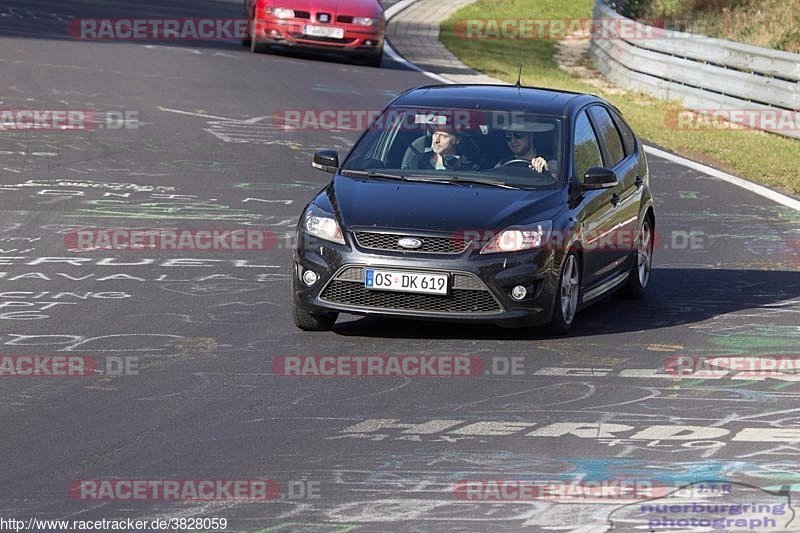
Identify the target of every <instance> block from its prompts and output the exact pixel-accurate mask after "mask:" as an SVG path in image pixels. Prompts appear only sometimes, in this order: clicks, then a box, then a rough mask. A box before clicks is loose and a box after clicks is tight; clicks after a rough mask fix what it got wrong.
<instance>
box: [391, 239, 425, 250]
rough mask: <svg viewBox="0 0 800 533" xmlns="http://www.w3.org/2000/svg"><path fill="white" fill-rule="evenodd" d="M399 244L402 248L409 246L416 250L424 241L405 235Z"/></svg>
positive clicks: (410, 248) (408, 247)
mask: <svg viewBox="0 0 800 533" xmlns="http://www.w3.org/2000/svg"><path fill="white" fill-rule="evenodd" d="M397 244H398V245H400V246H401V247H402V248H407V249H409V250H416V249H417V248H419V247H420V246H422V241H421V240H419V239H415V238H413V237H403V238H402V239H400V240H399V241H397Z"/></svg>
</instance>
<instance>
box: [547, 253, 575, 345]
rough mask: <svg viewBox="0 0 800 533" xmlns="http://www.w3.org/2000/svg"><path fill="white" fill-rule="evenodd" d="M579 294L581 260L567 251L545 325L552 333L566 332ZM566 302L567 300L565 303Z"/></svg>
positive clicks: (570, 323) (572, 319)
mask: <svg viewBox="0 0 800 533" xmlns="http://www.w3.org/2000/svg"><path fill="white" fill-rule="evenodd" d="M580 295H581V262H580V259H579V258H578V254H576V253H575V252H569V253H568V254H567V256H566V257H564V261H562V263H561V271H560V272H559V274H558V286H557V289H556V294H555V298H553V317H552V318H551V319H550V323H549V324H547V326H545V329H546V330H547V332H549V333H551V334H554V335H563V334H565V333H568V332H569V330H570V329H571V328H572V324H573V322H574V321H575V315H576V314H577V312H578V305H579V304H580ZM566 302H569V304H568V305H567V303H566Z"/></svg>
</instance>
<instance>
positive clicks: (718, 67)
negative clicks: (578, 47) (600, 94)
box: [589, 0, 800, 139]
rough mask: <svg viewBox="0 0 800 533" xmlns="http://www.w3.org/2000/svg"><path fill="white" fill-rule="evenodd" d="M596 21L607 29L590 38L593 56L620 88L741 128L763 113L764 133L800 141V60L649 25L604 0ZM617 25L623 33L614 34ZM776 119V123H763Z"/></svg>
mask: <svg viewBox="0 0 800 533" xmlns="http://www.w3.org/2000/svg"><path fill="white" fill-rule="evenodd" d="M594 18H595V19H596V20H601V21H603V24H602V26H603V31H602V32H596V33H597V35H593V36H592V41H591V46H590V48H589V55H590V57H591V58H592V60H593V62H594V63H595V65H596V66H597V68H598V69H599V70H600V72H602V73H603V74H604V75H605V76H606V77H607V78H609V79H610V80H611V81H613V82H614V83H615V84H617V85H619V86H621V87H624V88H627V89H632V90H636V91H640V92H643V93H646V94H649V95H651V96H655V97H656V98H661V99H669V100H681V101H682V102H683V105H684V106H685V107H686V108H688V109H691V110H695V111H703V112H710V111H712V110H720V111H725V112H727V113H726V115H725V116H726V117H727V118H729V120H731V121H734V122H739V123H741V124H744V125H752V124H753V123H752V122H749V121H752V116H750V117H749V118H748V116H745V115H744V114H743V113H741V112H742V111H750V112H753V113H758V114H760V116H761V120H758V121H757V122H756V124H757V127H759V128H760V129H763V130H766V131H771V132H773V133H777V134H780V135H784V136H789V137H794V138H797V139H800V127H798V121H800V55H798V54H792V53H789V52H782V51H778V50H770V49H766V48H759V47H756V46H750V45H746V44H741V43H736V42H732V41H726V40H722V39H714V38H711V37H705V36H701V35H695V34H690V33H683V32H678V31H671V30H664V29H661V28H653V27H650V26H645V25H643V24H640V23H638V22H635V21H632V20H630V19H626V18H625V17H623V16H622V15H620V14H618V13H617V12H616V11H614V10H613V9H611V8H610V7H609V6H607V5H606V4H605V3H604V2H603V0H598V2H597V3H596V5H595V10H594ZM612 19H619V20H620V21H621V23H622V24H621V25H620V26H619V27H624V30H622V31H617V32H616V33H615V30H614V28H615V27H617V26H615V25H614V24H611V20H612ZM773 113H774V116H775V117H776V120H775V121H774V122H773V121H772V120H769V119H768V120H764V119H763V118H764V116H767V117H771V116H772V115H773ZM787 117H794V121H792V122H790V123H787V120H786V118H787ZM792 125H794V127H792Z"/></svg>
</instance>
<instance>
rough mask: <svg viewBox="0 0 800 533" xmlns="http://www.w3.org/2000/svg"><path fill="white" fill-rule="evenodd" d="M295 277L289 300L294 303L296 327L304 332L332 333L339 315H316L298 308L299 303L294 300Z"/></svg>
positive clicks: (293, 313) (293, 312) (293, 311)
mask: <svg viewBox="0 0 800 533" xmlns="http://www.w3.org/2000/svg"><path fill="white" fill-rule="evenodd" d="M295 276H296V275H293V276H292V278H293V279H292V283H291V284H290V287H291V289H290V290H291V293H290V294H289V298H290V299H291V301H292V315H293V317H294V325H295V326H297V327H298V328H300V329H302V330H303V331H330V330H331V329H332V328H333V325H334V324H335V323H336V319H337V318H339V313H324V314H314V313H309V312H308V311H304V310H303V309H301V308H300V307H298V306H297V302H295V300H294V284H295V282H296V281H295V279H294V277H295Z"/></svg>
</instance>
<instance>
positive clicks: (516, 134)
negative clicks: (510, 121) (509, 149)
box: [506, 131, 528, 141]
mask: <svg viewBox="0 0 800 533" xmlns="http://www.w3.org/2000/svg"><path fill="white" fill-rule="evenodd" d="M526 135H528V134H527V133H526V132H524V131H515V132H514V133H506V141H510V140H511V139H517V140H519V139H522V138H523V137H525V136H526Z"/></svg>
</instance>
